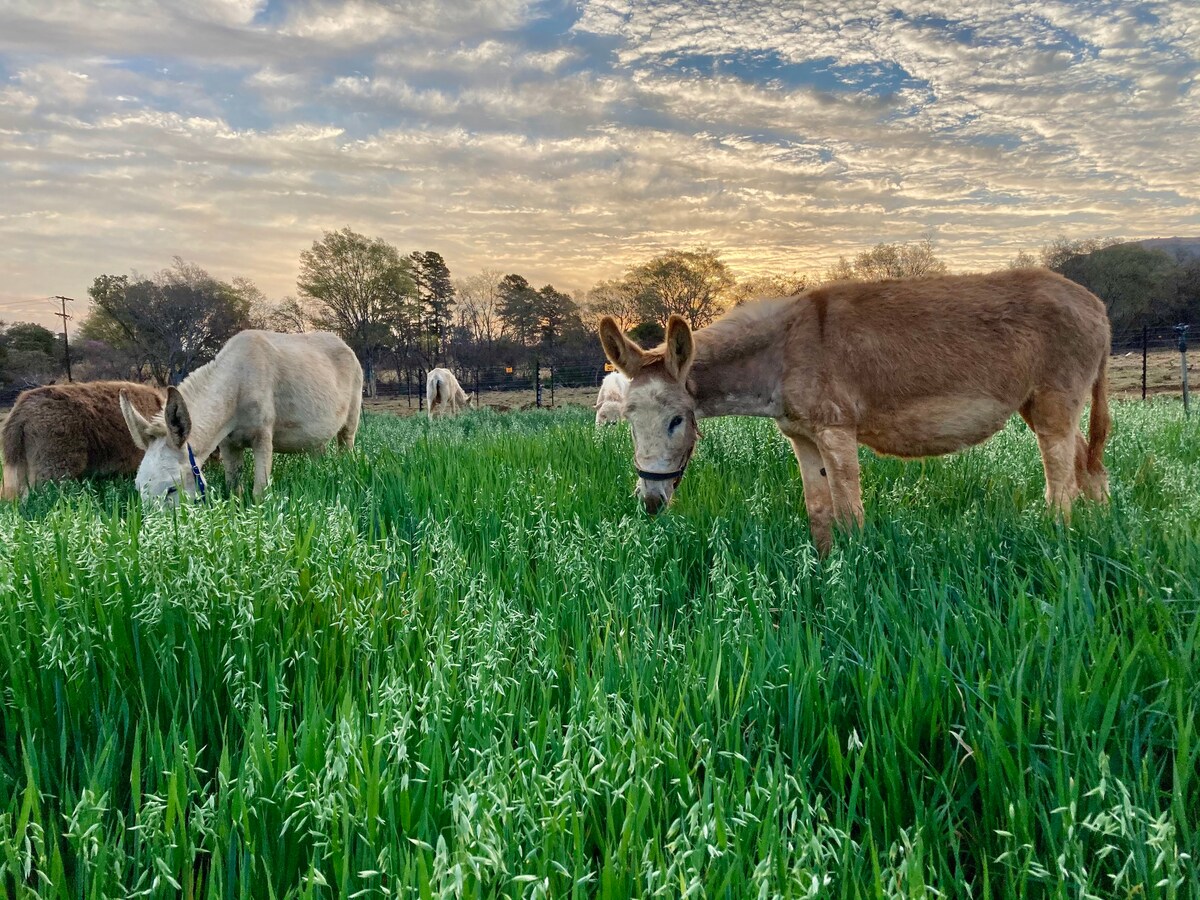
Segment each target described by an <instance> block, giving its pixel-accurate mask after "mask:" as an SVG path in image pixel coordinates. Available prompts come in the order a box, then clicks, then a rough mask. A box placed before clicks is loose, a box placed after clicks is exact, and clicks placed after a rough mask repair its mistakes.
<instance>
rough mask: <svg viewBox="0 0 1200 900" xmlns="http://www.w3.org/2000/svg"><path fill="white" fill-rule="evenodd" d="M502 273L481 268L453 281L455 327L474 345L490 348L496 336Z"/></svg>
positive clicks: (499, 326)
mask: <svg viewBox="0 0 1200 900" xmlns="http://www.w3.org/2000/svg"><path fill="white" fill-rule="evenodd" d="M503 278H504V273H502V272H499V271H497V270H496V269H484V270H483V271H482V272H479V273H477V274H475V275H471V276H468V277H467V278H460V279H459V280H458V281H456V282H455V290H456V292H457V293H458V309H457V313H458V327H459V328H461V329H462V330H463V331H464V332H466V333H467V334H470V335H471V340H473V341H474V342H475V343H476V344H481V345H486V346H488V347H491V346H492V345H493V344H495V342H496V340H497V338H499V337H500V331H501V328H502V325H503V323H502V321H501V318H500V302H501V300H502V296H501V293H500V282H501V280H502V279H503Z"/></svg>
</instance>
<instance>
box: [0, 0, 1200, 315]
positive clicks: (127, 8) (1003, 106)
mask: <svg viewBox="0 0 1200 900" xmlns="http://www.w3.org/2000/svg"><path fill="white" fill-rule="evenodd" d="M949 8H954V9H955V12H954V13H953V18H946V15H947V14H946V12H945V10H947V9H949ZM1198 72H1200V24H1197V10H1196V5H1195V2H1194V0H1171V2H1112V0H1036V2H1026V0H1003V2H1000V0H961V2H959V3H957V4H948V3H945V2H944V0H937V2H933V0H393V2H375V0H350V2H330V0H300V2H283V0H0V319H7V320H9V321H11V320H12V319H13V318H14V317H20V318H30V317H33V318H37V319H39V320H41V321H44V322H46V323H50V322H52V321H53V319H51V318H50V317H49V312H50V304H49V303H48V302H47V301H45V300H44V299H41V298H44V297H46V296H47V295H49V294H57V293H65V294H68V295H70V296H74V297H78V298H80V299H81V300H82V299H85V298H86V290H87V287H88V285H89V284H90V283H91V280H92V278H93V277H94V276H96V275H97V274H100V273H116V274H120V273H127V272H129V271H130V270H137V271H139V272H144V273H149V272H153V271H155V270H157V269H160V268H163V267H164V266H166V265H167V264H169V263H170V260H171V257H172V256H174V255H179V256H182V257H184V258H185V259H187V260H189V261H193V262H196V263H199V264H200V265H202V266H204V267H206V268H208V269H209V270H210V271H211V272H212V273H213V274H214V275H217V276H218V277H223V278H232V277H234V276H236V275H245V276H248V277H250V278H252V279H253V280H254V281H256V282H257V283H258V284H259V286H260V287H262V288H263V289H264V290H265V291H266V292H267V294H268V295H269V296H271V297H280V296H283V295H285V294H288V293H294V292H295V279H296V272H297V261H298V257H299V254H300V252H301V251H302V250H303V249H305V248H306V247H308V246H309V245H310V244H311V243H312V241H313V240H315V239H318V238H319V237H320V236H321V232H322V230H323V229H335V228H340V227H343V226H347V225H348V226H350V227H352V228H354V229H356V230H358V231H362V232H364V233H366V234H369V235H372V236H380V237H383V238H385V239H387V240H388V241H391V242H392V243H394V244H396V245H397V246H398V247H399V248H400V249H401V250H403V251H408V250H415V249H422V250H424V249H433V250H438V251H440V252H441V253H442V254H443V255H444V256H445V257H446V260H447V262H448V263H449V265H450V268H451V271H452V273H453V274H455V275H469V274H472V273H474V272H476V271H478V270H479V269H481V268H484V267H487V268H496V269H501V270H504V271H515V272H519V273H521V274H523V275H525V276H526V277H528V278H529V279H530V280H531V281H533V282H534V283H535V284H542V283H545V282H553V283H554V284H555V285H556V286H558V287H560V288H564V289H567V290H572V289H578V288H587V287H589V286H590V285H591V284H593V283H594V282H595V281H596V280H598V279H600V278H605V277H611V276H614V275H617V274H619V273H620V272H621V271H622V269H623V268H624V267H625V266H627V265H628V264H630V263H632V262H637V261H640V260H641V259H644V258H645V257H646V256H648V255H651V254H653V253H655V252H657V251H660V250H663V249H666V248H670V247H692V246H696V245H698V244H706V245H710V246H714V247H717V248H719V249H721V250H722V251H723V253H724V256H725V258H726V260H727V261H729V262H730V263H731V264H732V265H733V267H734V268H735V270H736V271H737V272H738V273H739V274H750V273H753V272H759V271H768V270H783V271H790V270H794V269H799V270H804V271H819V270H821V269H823V268H824V267H825V266H826V265H828V264H829V263H830V262H832V261H833V260H834V259H836V257H837V256H838V255H839V254H851V253H854V252H857V251H859V250H862V249H865V248H867V247H869V246H871V245H872V244H874V243H876V242H879V241H884V240H887V241H903V240H917V239H920V238H921V237H923V236H925V235H930V236H932V237H933V239H934V241H935V244H936V247H937V250H938V252H939V253H940V254H941V255H942V256H943V257H944V258H945V259H946V260H947V261H948V262H949V263H950V265H951V267H952V268H954V269H978V268H991V267H995V266H999V265H1002V264H1004V263H1005V262H1006V261H1007V260H1008V259H1010V258H1011V257H1012V256H1014V255H1015V254H1016V252H1017V251H1018V250H1020V249H1036V248H1037V247H1039V246H1040V245H1041V244H1042V243H1044V242H1045V241H1047V240H1049V239H1051V238H1053V237H1055V236H1056V235H1059V234H1065V235H1067V236H1070V237H1076V238H1080V237H1127V238H1136V237H1151V236H1170V235H1177V234H1187V235H1194V234H1197V233H1200V88H1198V87H1197V81H1196V79H1197V74H1198Z"/></svg>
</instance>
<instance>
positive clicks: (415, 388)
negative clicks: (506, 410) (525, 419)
mask: <svg viewBox="0 0 1200 900" xmlns="http://www.w3.org/2000/svg"><path fill="white" fill-rule="evenodd" d="M446 368H448V369H450V371H451V372H453V373H454V377H455V378H457V379H458V383H459V384H460V385H462V389H463V390H464V391H466V392H467V393H468V394H472V393H473V394H474V395H475V396H476V397H477V398H486V397H488V395H490V394H499V395H508V405H512V404H513V403H516V404H518V405H522V406H524V405H529V406H538V407H541V406H556V405H558V401H559V400H560V399H562V398H563V396H564V392H567V393H568V394H569V396H570V397H571V398H572V399H573V400H578V399H580V398H579V394H580V391H582V390H587V391H595V390H597V389H599V387H600V383H601V382H602V381H603V380H604V376H605V375H607V374H608V373H609V372H611V371H612V370H613V369H612V365H611V364H609V363H606V362H603V361H599V362H596V363H594V364H583V365H567V366H560V365H556V364H553V363H551V364H542V363H539V362H533V363H529V364H526V365H523V366H487V367H478V368H460V367H458V366H447V367H446ZM427 376H428V372H427V370H425V369H410V370H403V371H401V372H397V373H394V374H393V376H392V377H391V378H381V379H380V380H379V381H377V382H376V386H375V394H376V397H378V398H400V399H404V400H406V401H407V402H408V405H409V406H412V407H414V408H416V409H418V410H423V409H424V408H425V402H426V398H425V379H426V377H427Z"/></svg>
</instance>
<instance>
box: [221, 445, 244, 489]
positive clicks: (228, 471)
mask: <svg viewBox="0 0 1200 900" xmlns="http://www.w3.org/2000/svg"><path fill="white" fill-rule="evenodd" d="M220 450H221V466H222V467H223V468H224V469H225V487H226V488H227V489H228V491H229V495H230V496H231V497H232V496H236V495H238V494H240V493H241V492H242V463H243V462H245V460H244V459H243V456H244V454H243V453H242V449H241V448H240V447H235V446H233V444H232V443H231V442H229V441H222V442H221V444H220Z"/></svg>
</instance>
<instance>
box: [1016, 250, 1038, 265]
mask: <svg viewBox="0 0 1200 900" xmlns="http://www.w3.org/2000/svg"><path fill="white" fill-rule="evenodd" d="M1040 265H1041V263H1040V262H1039V261H1038V258H1037V257H1036V256H1034V255H1033V254H1032V253H1030V252H1029V251H1027V250H1022V251H1020V252H1019V253H1018V254H1017V255H1016V256H1014V257H1013V258H1012V259H1010V260H1009V261H1008V268H1010V269H1032V268H1035V267H1037V266H1040Z"/></svg>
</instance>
